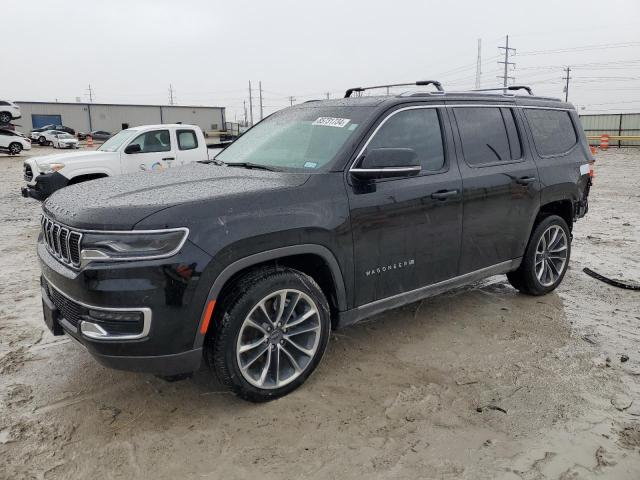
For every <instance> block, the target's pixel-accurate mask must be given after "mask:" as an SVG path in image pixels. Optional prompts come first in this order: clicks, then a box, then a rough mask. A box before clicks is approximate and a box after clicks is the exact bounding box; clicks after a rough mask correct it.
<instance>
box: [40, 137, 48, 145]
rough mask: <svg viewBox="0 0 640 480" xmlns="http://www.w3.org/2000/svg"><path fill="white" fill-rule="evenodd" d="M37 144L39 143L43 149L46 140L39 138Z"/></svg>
mask: <svg viewBox="0 0 640 480" xmlns="http://www.w3.org/2000/svg"><path fill="white" fill-rule="evenodd" d="M38 143H39V144H40V145H41V146H43V147H44V146H45V145H46V144H47V139H46V138H44V137H43V136H41V137H40V138H39V139H38Z"/></svg>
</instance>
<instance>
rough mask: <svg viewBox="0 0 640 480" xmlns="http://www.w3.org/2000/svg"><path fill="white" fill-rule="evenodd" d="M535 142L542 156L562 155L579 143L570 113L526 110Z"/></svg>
mask: <svg viewBox="0 0 640 480" xmlns="http://www.w3.org/2000/svg"><path fill="white" fill-rule="evenodd" d="M524 112H525V115H526V117H527V121H528V122H529V125H530V126H531V133H532V134H533V142H534V143H535V145H536V150H537V151H538V153H539V154H540V155H544V156H551V155H561V154H563V153H566V152H568V151H569V150H571V148H573V146H574V145H575V144H576V143H578V137H577V135H576V131H575V129H574V128H573V122H572V121H571V117H570V116H569V112H567V111H564V110H542V109H535V108H525V109H524Z"/></svg>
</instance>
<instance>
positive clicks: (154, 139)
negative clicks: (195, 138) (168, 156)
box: [129, 130, 171, 153]
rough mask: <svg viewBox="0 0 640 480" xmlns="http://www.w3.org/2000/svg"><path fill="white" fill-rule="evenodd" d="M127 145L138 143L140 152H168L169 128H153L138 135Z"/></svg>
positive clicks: (169, 147)
mask: <svg viewBox="0 0 640 480" xmlns="http://www.w3.org/2000/svg"><path fill="white" fill-rule="evenodd" d="M129 145H140V153H152V152H168V151H169V150H171V136H170V135H169V130H153V131H151V132H146V133H143V134H141V135H138V136H137V137H136V139H135V140H134V141H133V142H131V143H130V144H129Z"/></svg>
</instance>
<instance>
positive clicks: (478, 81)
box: [476, 38, 482, 90]
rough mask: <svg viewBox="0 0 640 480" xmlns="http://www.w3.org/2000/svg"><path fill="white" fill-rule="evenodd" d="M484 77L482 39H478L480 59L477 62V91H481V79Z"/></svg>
mask: <svg viewBox="0 0 640 480" xmlns="http://www.w3.org/2000/svg"><path fill="white" fill-rule="evenodd" d="M481 76H482V39H481V38H479V39H478V59H477V60H476V90H479V89H480V77H481Z"/></svg>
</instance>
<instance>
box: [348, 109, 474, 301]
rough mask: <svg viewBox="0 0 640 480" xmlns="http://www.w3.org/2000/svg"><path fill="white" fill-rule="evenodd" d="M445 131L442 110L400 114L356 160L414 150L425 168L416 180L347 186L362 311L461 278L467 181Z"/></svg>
mask: <svg viewBox="0 0 640 480" xmlns="http://www.w3.org/2000/svg"><path fill="white" fill-rule="evenodd" d="M447 125H448V123H447V120H446V115H445V113H444V111H443V110H441V109H437V108H433V107H426V106H413V107H404V108H400V109H398V110H395V111H394V112H392V113H390V114H389V115H388V116H387V117H386V118H384V120H382V122H381V123H380V126H379V127H378V129H377V130H376V131H375V133H374V134H373V136H372V137H371V138H370V139H369V140H368V142H367V144H365V148H364V150H363V152H361V154H360V155H359V158H358V160H357V161H356V164H357V163H358V162H359V161H360V160H361V159H362V157H363V156H366V154H367V152H368V151H370V150H371V149H374V148H411V149H413V150H414V151H415V152H416V154H417V162H419V163H420V165H421V167H422V171H421V172H420V174H419V175H417V176H412V177H402V178H389V179H379V180H370V181H369V182H367V183H366V184H361V183H358V182H357V181H355V180H353V179H350V180H349V182H350V184H349V202H350V208H351V224H352V231H353V243H354V257H355V292H356V295H355V303H356V305H357V306H360V305H364V304H366V303H369V302H372V301H375V300H380V299H384V298H387V297H390V296H392V295H395V294H399V293H403V292H407V291H410V290H413V289H416V288H420V287H422V286H425V285H429V284H432V283H436V282H439V281H442V280H446V279H448V278H451V277H454V276H456V274H457V270H458V257H459V251H460V233H461V226H462V195H461V189H462V181H461V178H460V172H459V170H458V167H457V162H456V159H455V155H454V153H453V151H454V149H453V146H452V139H451V138H452V137H451V131H450V128H449V127H448V126H447ZM356 166H357V165H356Z"/></svg>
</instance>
